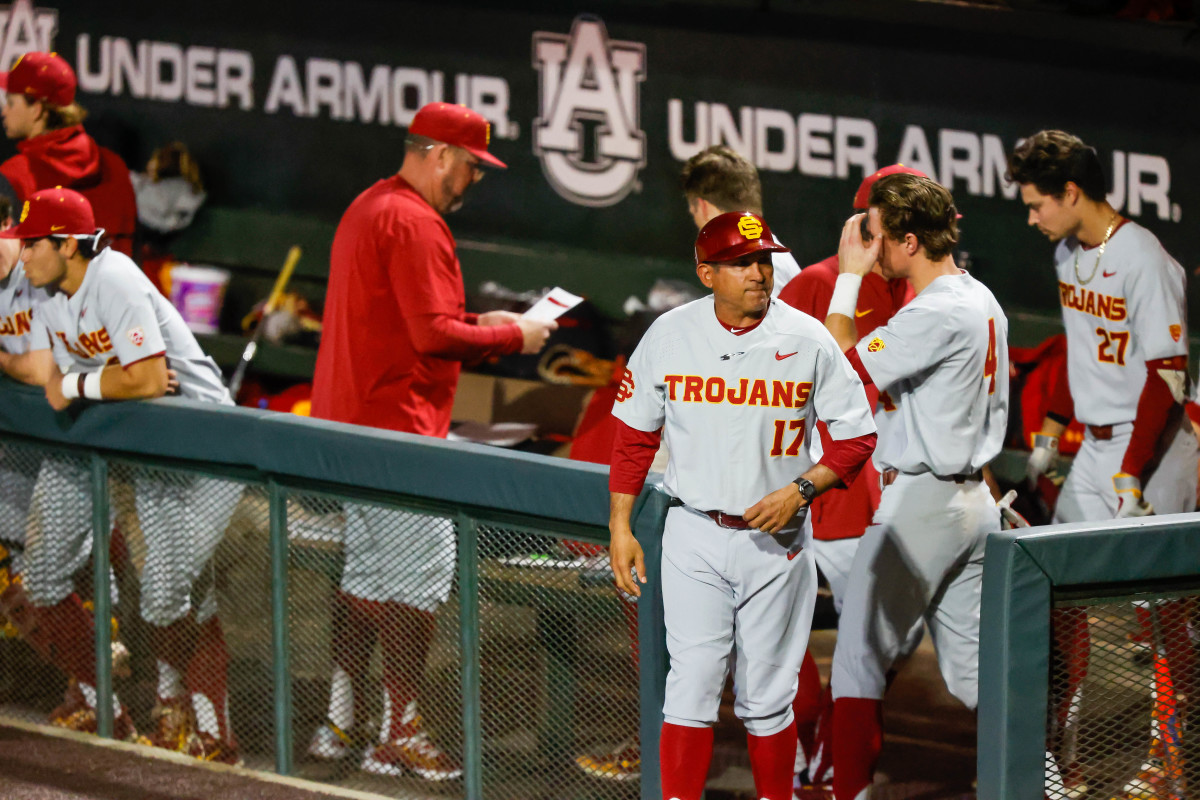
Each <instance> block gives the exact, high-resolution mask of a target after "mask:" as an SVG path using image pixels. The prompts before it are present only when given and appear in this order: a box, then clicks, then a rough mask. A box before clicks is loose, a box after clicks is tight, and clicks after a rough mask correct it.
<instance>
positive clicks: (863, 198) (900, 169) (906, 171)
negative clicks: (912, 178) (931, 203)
mask: <svg viewBox="0 0 1200 800" xmlns="http://www.w3.org/2000/svg"><path fill="white" fill-rule="evenodd" d="M888 175H917V176H919V177H922V178H928V177H929V176H928V175H926V174H925V173H924V172H921V170H919V169H913V168H912V167H906V166H904V165H903V164H892V165H891V166H890V167H884V168H883V169H881V170H879V171H877V172H875V173H874V174H873V175H868V176H867V177H866V178H864V179H863V182H862V184H861V185H860V186H859V187H858V193H857V194H855V195H854V207H855V208H857V209H858V210H859V211H866V210H867V209H868V208H870V205H871V203H870V200H871V187H872V186H874V185H875V181H877V180H879V179H880V178H886V177H887V176H888Z"/></svg>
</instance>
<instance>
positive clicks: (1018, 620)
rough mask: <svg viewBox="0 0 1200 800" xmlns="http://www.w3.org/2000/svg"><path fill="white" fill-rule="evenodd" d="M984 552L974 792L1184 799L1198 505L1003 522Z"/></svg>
mask: <svg viewBox="0 0 1200 800" xmlns="http://www.w3.org/2000/svg"><path fill="white" fill-rule="evenodd" d="M985 559H986V560H985V562H984V586H983V611H982V614H983V619H982V625H981V633H980V639H981V641H980V703H979V742H980V747H979V757H978V758H979V798H980V800H1001V799H1002V798H1003V800H1025V799H1026V798H1028V799H1029V800H1039V799H1040V798H1043V797H1045V798H1050V799H1051V800H1067V798H1076V797H1084V796H1087V797H1106V798H1107V797H1151V798H1160V797H1161V798H1172V797H1189V796H1191V794H1190V793H1189V792H1188V789H1187V786H1188V785H1189V784H1190V785H1192V786H1196V785H1198V784H1197V783H1196V781H1197V780H1200V777H1198V775H1200V773H1198V772H1197V767H1200V760H1198V758H1197V756H1198V755H1200V753H1198V751H1197V748H1196V743H1195V742H1193V741H1191V738H1194V733H1193V737H1189V735H1188V728H1187V694H1188V690H1189V689H1190V688H1191V686H1192V684H1193V683H1194V680H1195V656H1194V654H1193V652H1194V640H1195V635H1194V633H1193V626H1192V624H1191V617H1192V615H1193V614H1194V611H1195V606H1196V598H1197V596H1200V514H1177V515H1171V516H1167V517H1150V518H1146V519H1143V520H1137V521H1133V520H1120V521H1106V522H1100V523H1077V524H1071V525H1057V526H1051V527H1048V528H1039V529H1020V530H1014V531H1008V532H1005V533H1002V534H995V535H993V536H992V537H991V538H990V539H989V541H988V547H987V553H986V557H985ZM984 743H987V746H985V745H984Z"/></svg>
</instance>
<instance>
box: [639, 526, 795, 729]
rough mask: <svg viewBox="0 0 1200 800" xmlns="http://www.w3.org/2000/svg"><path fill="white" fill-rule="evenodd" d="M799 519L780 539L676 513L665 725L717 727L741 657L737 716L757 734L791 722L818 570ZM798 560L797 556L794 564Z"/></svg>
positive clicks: (667, 593)
mask: <svg viewBox="0 0 1200 800" xmlns="http://www.w3.org/2000/svg"><path fill="white" fill-rule="evenodd" d="M802 544H803V533H802V531H801V525H800V521H799V520H796V521H794V527H790V528H785V529H784V530H782V531H780V532H779V533H777V534H774V535H772V534H769V533H763V532H762V531H757V530H752V529H744V530H739V529H731V528H723V527H720V526H718V525H717V523H716V522H714V521H713V520H712V519H711V518H709V517H708V516H706V515H705V514H702V513H700V512H698V511H695V510H692V509H689V508H687V507H678V508H673V509H671V510H670V512H668V514H667V521H666V528H665V530H664V531H663V559H662V562H663V563H662V589H663V609H664V616H665V621H666V629H667V650H668V652H669V653H670V656H671V670H670V673H669V674H668V675H667V688H666V701H665V703H664V704H663V716H664V718H665V720H666V721H667V722H669V723H672V724H674V725H683V726H686V727H704V726H708V725H711V724H713V723H715V722H716V721H717V711H718V709H719V707H720V704H721V692H722V690H723V689H724V686H725V676H726V674H727V673H728V669H729V658H730V653H731V650H736V653H735V658H734V676H733V680H734V695H735V702H734V712H735V713H736V714H737V716H738V717H739V718H740V719H741V720H742V722H743V723H744V724H745V726H746V730H747V731H748V732H750V733H751V734H752V735H754V736H770V735H772V734H774V733H778V732H779V731H781V730H783V729H784V728H785V727H787V725H788V724H790V723H791V721H792V700H793V699H794V698H795V696H796V682H797V675H798V674H799V671H800V662H801V660H802V659H803V658H804V650H805V648H806V647H807V645H808V634H809V629H810V627H811V626H812V615H813V606H814V605H815V604H816V595H817V570H816V565H815V564H814V563H813V558H812V554H811V552H810V551H809V550H808V549H807V548H803V549H802V548H801V545H802ZM789 554H790V555H791V556H792V557H791V558H789Z"/></svg>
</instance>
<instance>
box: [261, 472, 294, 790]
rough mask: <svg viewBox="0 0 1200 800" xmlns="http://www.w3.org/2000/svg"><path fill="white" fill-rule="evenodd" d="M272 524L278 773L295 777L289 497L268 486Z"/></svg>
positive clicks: (270, 484) (273, 636)
mask: <svg viewBox="0 0 1200 800" xmlns="http://www.w3.org/2000/svg"><path fill="white" fill-rule="evenodd" d="M267 492H268V497H269V499H270V522H271V534H270V535H271V663H272V664H273V665H274V668H275V669H274V684H275V771H276V772H278V773H279V774H280V775H291V774H292V670H291V663H290V660H289V659H290V656H291V647H290V643H289V638H288V588H287V577H288V537H287V497H286V495H285V494H284V491H283V489H282V488H281V487H280V486H279V484H278V483H276V482H275V481H269V482H268V484H267Z"/></svg>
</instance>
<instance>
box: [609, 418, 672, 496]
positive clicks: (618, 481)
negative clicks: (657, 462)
mask: <svg viewBox="0 0 1200 800" xmlns="http://www.w3.org/2000/svg"><path fill="white" fill-rule="evenodd" d="M616 423H617V432H616V436H615V437H614V438H613V449H612V466H611V467H610V468H609V472H608V490H609V491H610V492H617V493H618V494H641V491H642V487H643V486H645V484H646V474H647V473H649V472H650V464H651V463H652V462H653V461H654V455H655V454H656V453H657V452H658V443H659V441H660V440H661V439H662V428H659V429H658V430H656V431H650V432H648V433H647V432H646V431H639V430H638V429H637V428H632V427H630V426H629V425H626V424H625V423H624V422H622V421H621V420H616Z"/></svg>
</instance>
